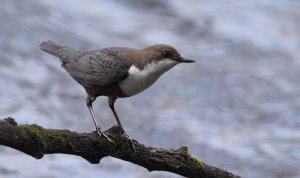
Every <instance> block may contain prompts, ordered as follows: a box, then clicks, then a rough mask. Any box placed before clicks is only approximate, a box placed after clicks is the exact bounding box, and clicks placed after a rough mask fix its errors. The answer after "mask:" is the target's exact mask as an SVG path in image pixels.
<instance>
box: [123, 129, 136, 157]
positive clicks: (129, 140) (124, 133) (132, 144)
mask: <svg viewBox="0 0 300 178" xmlns="http://www.w3.org/2000/svg"><path fill="white" fill-rule="evenodd" d="M123 131H124V130H123ZM122 136H123V137H124V138H125V139H126V140H127V141H128V142H129V144H130V146H131V148H132V150H133V152H136V149H135V146H134V142H136V141H135V140H133V139H131V138H130V137H129V135H128V134H127V133H126V132H125V131H124V132H123V133H122Z"/></svg>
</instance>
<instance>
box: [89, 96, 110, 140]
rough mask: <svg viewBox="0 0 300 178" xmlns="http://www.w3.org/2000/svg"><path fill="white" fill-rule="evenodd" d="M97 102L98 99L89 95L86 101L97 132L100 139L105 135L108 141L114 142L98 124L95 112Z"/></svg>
mask: <svg viewBox="0 0 300 178" xmlns="http://www.w3.org/2000/svg"><path fill="white" fill-rule="evenodd" d="M95 100H96V97H91V96H90V95H88V97H87V99H86V105H87V107H88V108H89V111H90V113H91V115H92V119H93V121H94V124H95V127H96V132H97V134H98V136H99V137H101V135H103V136H104V137H105V138H106V139H107V140H108V141H110V142H113V141H112V140H111V139H110V138H109V137H108V135H107V134H106V133H104V132H102V131H101V129H100V127H99V126H98V123H97V121H96V117H95V113H94V110H93V106H92V104H93V102H94V101H95Z"/></svg>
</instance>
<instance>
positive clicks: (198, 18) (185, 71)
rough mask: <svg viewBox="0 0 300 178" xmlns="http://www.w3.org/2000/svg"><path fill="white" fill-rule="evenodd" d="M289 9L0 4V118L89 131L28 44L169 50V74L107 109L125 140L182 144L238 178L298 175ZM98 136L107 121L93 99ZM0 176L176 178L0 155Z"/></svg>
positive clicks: (71, 88)
mask: <svg viewBox="0 0 300 178" xmlns="http://www.w3.org/2000/svg"><path fill="white" fill-rule="evenodd" d="M299 9H300V1H295V0H263V1H262V0H249V1H234V0H223V1H216V0H198V1H192V0H185V1H181V0H165V1H160V0H153V1H146V0H124V1H117V0H101V1H100V0H86V1H80V0H64V1H61V0H43V1H34V0H27V1H20V0H1V1H0V22H1V25H0V97H1V104H0V118H4V117H7V116H12V117H14V118H15V119H16V120H17V122H19V123H38V124H40V125H42V126H44V127H48V128H58V129H59V128H64V129H71V130H74V131H78V132H90V131H91V130H93V129H94V126H93V123H92V120H91V117H90V114H89V112H88V109H87V108H86V105H85V97H86V94H85V92H84V90H83V88H82V87H81V86H80V85H78V84H77V83H76V82H75V81H73V80H72V79H71V77H69V76H68V75H67V73H66V72H65V71H64V70H63V69H62V68H61V67H60V63H59V61H58V60H56V59H55V58H54V57H53V56H50V55H49V54H46V53H44V52H42V51H41V50H40V49H39V47H38V45H39V44H40V43H41V42H42V41H44V40H53V41H56V42H58V43H60V44H64V45H69V46H72V47H74V48H77V49H86V50H92V49H97V48H102V47H110V46H130V47H144V46H147V45H151V44H155V43H168V44H171V45H173V46H175V47H176V48H177V49H178V51H179V52H180V53H181V54H182V55H183V56H184V57H186V58H190V59H194V60H196V61H197V62H196V63H193V64H186V65H183V64H182V65H178V66H176V67H175V68H174V69H172V70H171V71H169V72H168V73H166V74H165V75H164V76H162V77H161V78H160V79H159V80H158V82H157V83H155V84H154V85H153V86H152V87H151V88H150V89H148V90H146V91H145V92H143V93H141V94H138V95H136V96H134V97H131V98H127V99H119V100H118V101H117V103H116V108H117V111H118V113H119V115H120V116H121V120H122V122H123V125H124V127H125V129H126V131H127V133H128V134H129V135H130V136H131V137H133V138H135V139H137V140H138V141H140V142H142V143H144V144H146V145H149V146H156V147H164V148H173V149H176V148H178V147H180V146H182V145H187V146H188V147H189V149H190V152H191V153H192V154H194V155H197V156H199V157H200V158H201V159H203V160H204V161H205V162H207V163H209V164H211V165H215V166H218V167H220V168H222V169H225V170H228V171H232V172H234V173H236V174H238V175H241V176H242V177H247V178H262V177H264V178H296V177H298V178H299V177H300V170H299V165H300V119H299V117H300V60H299V56H300V11H299ZM94 109H95V110H96V114H97V117H98V121H99V122H100V123H101V126H102V127H103V128H105V129H107V128H109V127H111V126H112V125H113V124H116V123H115V120H114V117H113V115H112V113H111V111H110V109H109V107H108V105H107V100H106V98H104V97H102V98H101V97H100V98H98V99H97V100H96V102H95V104H94ZM0 177H5V178H15V177H22V178H61V177H74V178H99V177H110V178H119V177H124V178H158V177H162V178H176V177H180V176H178V175H175V174H171V173H166V172H151V173H149V172H147V170H146V169H144V168H141V167H139V166H136V165H133V164H131V163H127V162H124V161H121V160H117V159H114V158H105V159H103V160H102V161H101V164H97V165H91V164H89V163H88V162H86V161H85V160H83V159H82V158H80V157H75V156H70V155H60V154H56V155H46V156H45V157H44V158H43V159H41V160H35V159H34V158H31V157H29V156H27V155H24V154H23V153H20V152H18V151H15V150H13V149H10V148H6V147H3V146H0Z"/></svg>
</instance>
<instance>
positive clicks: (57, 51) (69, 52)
mask: <svg viewBox="0 0 300 178" xmlns="http://www.w3.org/2000/svg"><path fill="white" fill-rule="evenodd" d="M40 48H41V50H43V51H45V52H47V53H50V54H52V55H54V56H57V57H59V58H60V61H61V62H62V63H65V62H69V61H71V60H73V59H75V58H76V56H77V55H79V54H80V53H81V52H80V51H76V50H73V49H71V48H69V47H66V46H60V45H58V44H56V43H54V42H53V41H44V42H42V43H41V44H40Z"/></svg>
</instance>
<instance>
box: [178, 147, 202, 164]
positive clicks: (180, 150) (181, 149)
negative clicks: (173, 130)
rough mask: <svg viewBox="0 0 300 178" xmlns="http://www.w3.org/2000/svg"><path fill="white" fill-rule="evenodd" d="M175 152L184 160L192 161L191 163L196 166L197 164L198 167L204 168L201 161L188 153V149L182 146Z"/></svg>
mask: <svg viewBox="0 0 300 178" xmlns="http://www.w3.org/2000/svg"><path fill="white" fill-rule="evenodd" d="M177 151H178V152H179V153H180V154H181V155H182V156H184V157H185V158H187V159H189V160H192V161H193V162H195V163H196V164H199V165H200V166H204V163H203V161H202V160H201V159H199V158H198V157H196V156H194V155H191V154H190V153H189V150H188V147H186V146H182V147H180V148H179V149H177Z"/></svg>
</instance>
